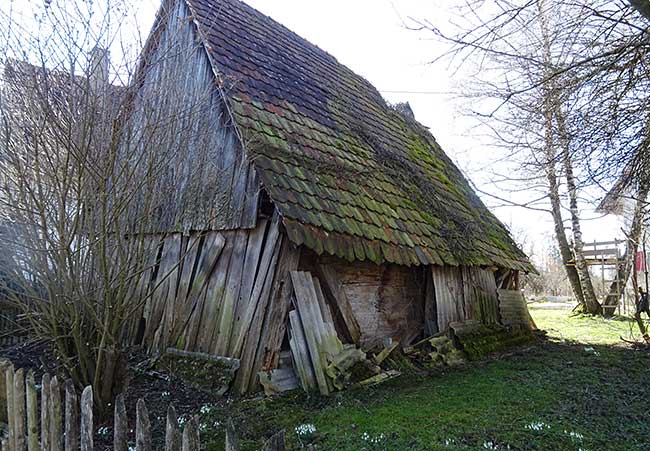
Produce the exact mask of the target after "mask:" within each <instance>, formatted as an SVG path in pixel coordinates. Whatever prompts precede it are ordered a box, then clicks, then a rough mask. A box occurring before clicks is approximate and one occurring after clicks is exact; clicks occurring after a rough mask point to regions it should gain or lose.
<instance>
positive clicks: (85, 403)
mask: <svg viewBox="0 0 650 451" xmlns="http://www.w3.org/2000/svg"><path fill="white" fill-rule="evenodd" d="M93 427H94V425H93V388H92V387H91V386H88V387H86V388H84V390H83V392H82V393H81V430H80V434H79V435H80V437H81V451H93V447H94V440H93Z"/></svg>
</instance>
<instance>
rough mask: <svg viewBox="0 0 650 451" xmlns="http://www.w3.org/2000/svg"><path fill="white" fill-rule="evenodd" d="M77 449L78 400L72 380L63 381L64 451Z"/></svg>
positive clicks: (75, 450)
mask: <svg viewBox="0 0 650 451" xmlns="http://www.w3.org/2000/svg"><path fill="white" fill-rule="evenodd" d="M78 449H79V398H78V397H77V391H76V390H75V387H74V382H72V379H68V380H67V381H65V451H77V450H78Z"/></svg>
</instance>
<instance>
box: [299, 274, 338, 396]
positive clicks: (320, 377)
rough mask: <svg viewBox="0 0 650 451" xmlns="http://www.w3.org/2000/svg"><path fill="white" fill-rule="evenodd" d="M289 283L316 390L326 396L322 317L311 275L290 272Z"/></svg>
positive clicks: (327, 390)
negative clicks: (292, 291)
mask: <svg viewBox="0 0 650 451" xmlns="http://www.w3.org/2000/svg"><path fill="white" fill-rule="evenodd" d="M291 281H292V282H293V290H294V293H295V297H294V301H295V302H296V310H297V311H298V315H299V317H300V322H301V323H302V326H303V331H304V332H305V339H306V342H307V348H308V349H309V355H310V357H311V364H312V367H313V369H314V375H315V376H316V383H317V385H318V390H319V391H320V393H321V394H322V395H327V394H329V392H330V388H329V384H328V380H327V377H326V375H325V360H324V358H323V356H322V355H321V350H320V347H321V340H322V337H321V333H322V327H323V317H322V315H321V313H320V309H319V307H318V300H317V298H316V290H315V288H314V283H313V281H312V278H311V274H309V273H307V272H302V271H292V272H291Z"/></svg>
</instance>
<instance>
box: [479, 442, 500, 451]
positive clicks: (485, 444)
mask: <svg viewBox="0 0 650 451" xmlns="http://www.w3.org/2000/svg"><path fill="white" fill-rule="evenodd" d="M483 449H489V450H492V451H494V450H497V449H499V447H498V446H497V445H496V444H494V443H493V442H483Z"/></svg>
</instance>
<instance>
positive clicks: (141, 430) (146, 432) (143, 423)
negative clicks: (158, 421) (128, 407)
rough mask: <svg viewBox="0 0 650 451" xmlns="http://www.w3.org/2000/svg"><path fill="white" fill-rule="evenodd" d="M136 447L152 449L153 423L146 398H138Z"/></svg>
mask: <svg viewBox="0 0 650 451" xmlns="http://www.w3.org/2000/svg"><path fill="white" fill-rule="evenodd" d="M135 449H136V451H151V423H150V422H149V412H148V411H147V406H146V404H145V403H144V399H138V402H137V403H136V420H135Z"/></svg>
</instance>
